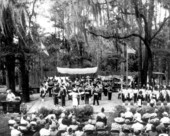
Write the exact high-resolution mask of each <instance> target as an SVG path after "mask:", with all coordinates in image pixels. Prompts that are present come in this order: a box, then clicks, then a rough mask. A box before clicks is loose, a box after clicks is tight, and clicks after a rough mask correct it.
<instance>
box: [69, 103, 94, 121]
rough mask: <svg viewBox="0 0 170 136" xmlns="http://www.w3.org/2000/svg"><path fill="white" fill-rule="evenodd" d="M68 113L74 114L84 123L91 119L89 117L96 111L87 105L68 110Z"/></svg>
mask: <svg viewBox="0 0 170 136" xmlns="http://www.w3.org/2000/svg"><path fill="white" fill-rule="evenodd" d="M66 112H68V113H70V112H72V113H74V114H75V115H76V117H77V120H78V121H79V122H84V121H87V120H88V119H89V117H90V116H91V115H92V114H93V112H94V111H93V107H92V106H90V105H85V106H82V107H77V108H68V109H66Z"/></svg>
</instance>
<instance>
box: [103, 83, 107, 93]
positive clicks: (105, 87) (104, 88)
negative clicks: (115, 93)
mask: <svg viewBox="0 0 170 136" xmlns="http://www.w3.org/2000/svg"><path fill="white" fill-rule="evenodd" d="M107 87H108V85H107V83H106V82H103V93H104V95H105V96H107Z"/></svg>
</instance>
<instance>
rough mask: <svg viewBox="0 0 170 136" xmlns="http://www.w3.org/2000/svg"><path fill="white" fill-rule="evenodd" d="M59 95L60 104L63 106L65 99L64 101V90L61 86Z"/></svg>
mask: <svg viewBox="0 0 170 136" xmlns="http://www.w3.org/2000/svg"><path fill="white" fill-rule="evenodd" d="M59 96H60V97H61V105H62V106H65V105H66V101H65V97H66V90H65V89H64V87H63V86H61V87H60V92H59Z"/></svg>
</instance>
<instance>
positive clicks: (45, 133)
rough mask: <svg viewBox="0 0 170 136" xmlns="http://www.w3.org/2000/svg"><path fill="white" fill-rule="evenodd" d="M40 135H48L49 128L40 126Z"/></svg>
mask: <svg viewBox="0 0 170 136" xmlns="http://www.w3.org/2000/svg"><path fill="white" fill-rule="evenodd" d="M40 136H50V130H48V129H45V128H42V129H41V130H40Z"/></svg>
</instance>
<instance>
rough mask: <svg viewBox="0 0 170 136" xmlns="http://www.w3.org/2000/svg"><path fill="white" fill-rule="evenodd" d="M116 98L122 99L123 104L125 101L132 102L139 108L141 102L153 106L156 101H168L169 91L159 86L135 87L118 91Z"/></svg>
mask: <svg viewBox="0 0 170 136" xmlns="http://www.w3.org/2000/svg"><path fill="white" fill-rule="evenodd" d="M118 98H119V99H122V102H123V103H125V101H129V102H130V101H134V103H137V104H138V105H139V106H141V105H142V102H143V101H146V102H148V103H150V104H151V105H153V106H154V105H155V104H156V102H158V101H161V102H164V101H167V102H169V101H170V89H169V88H167V87H166V86H159V85H157V86H155V87H151V86H149V85H147V86H146V87H142V88H140V89H138V88H136V87H133V88H132V87H124V88H123V89H121V90H120V91H119V94H118Z"/></svg>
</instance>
